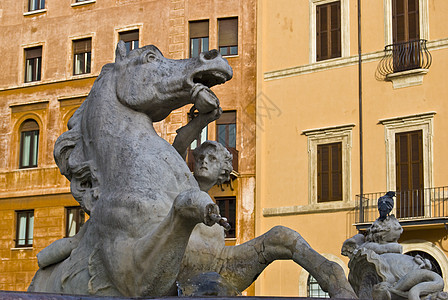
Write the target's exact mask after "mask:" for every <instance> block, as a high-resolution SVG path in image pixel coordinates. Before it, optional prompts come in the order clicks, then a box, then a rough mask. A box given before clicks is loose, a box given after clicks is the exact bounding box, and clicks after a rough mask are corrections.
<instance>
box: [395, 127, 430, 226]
mask: <svg viewBox="0 0 448 300" xmlns="http://www.w3.org/2000/svg"><path fill="white" fill-rule="evenodd" d="M395 147H396V149H395V153H396V158H395V159H396V184H397V215H398V217H401V218H403V217H416V216H421V215H423V212H424V193H423V189H424V174H423V134H422V131H421V130H417V131H411V132H403V133H397V134H396V135H395Z"/></svg>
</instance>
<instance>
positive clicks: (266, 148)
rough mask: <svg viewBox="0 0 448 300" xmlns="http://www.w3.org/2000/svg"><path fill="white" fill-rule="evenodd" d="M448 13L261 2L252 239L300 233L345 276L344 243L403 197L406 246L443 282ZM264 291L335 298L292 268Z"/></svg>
mask: <svg viewBox="0 0 448 300" xmlns="http://www.w3.org/2000/svg"><path fill="white" fill-rule="evenodd" d="M359 2H361V6H360V16H361V18H360V20H361V22H360V28H361V30H360V32H359V31H358V4H359ZM447 15H448V2H447V1H445V0H375V1H369V0H368V1H365V0H364V1H357V0H306V1H294V0H279V1H269V0H259V1H258V2H257V16H258V17H257V119H256V120H257V144H256V149H257V151H256V152H257V158H256V160H257V163H256V167H257V168H256V182H257V184H256V215H255V217H256V235H260V234H262V233H264V232H266V231H267V230H269V229H270V228H271V227H272V226H275V225H278V224H281V225H284V226H288V227H291V228H293V229H294V230H296V231H298V232H299V233H300V234H301V235H302V236H303V237H304V238H305V239H306V240H307V241H308V242H309V243H310V244H311V246H312V247H313V248H314V249H315V250H316V251H318V252H319V253H322V254H323V255H324V256H325V257H327V258H328V259H330V260H333V261H335V262H337V263H339V264H340V265H341V266H343V268H344V269H345V270H346V272H348V268H347V263H348V259H347V258H346V257H343V256H341V255H340V251H341V246H342V243H343V242H344V241H345V240H346V239H347V238H349V237H351V236H353V235H354V234H356V233H357V232H358V230H360V231H364V230H365V229H366V228H367V227H368V226H369V225H370V224H371V223H372V221H374V220H375V219H376V218H377V217H378V216H379V215H378V212H377V208H376V205H377V199H378V198H379V197H380V196H382V195H384V194H385V193H386V192H387V191H396V194H397V197H396V201H395V207H394V210H393V213H394V214H395V215H396V216H397V217H398V218H399V220H400V223H401V225H402V226H403V229H404V232H403V234H402V236H401V239H400V242H401V243H402V245H403V247H404V252H405V253H408V254H410V255H416V254H420V255H422V256H424V257H425V258H428V259H430V260H431V262H432V263H433V268H434V270H435V271H437V272H438V273H439V274H441V275H442V276H443V278H444V280H445V285H446V283H447V280H448V259H447V254H448V241H447V234H448V228H447V225H446V224H447V221H448V218H447V217H448V210H447V209H448V206H447V204H448V202H447V199H448V188H447V186H448V170H447V168H446V162H447V160H446V153H447V151H448V133H447V128H448V104H447V100H448V85H447V79H446V72H447V71H446V70H447V66H448V26H447V25H448V23H447V22H448V21H447V18H446V16H447ZM358 33H360V34H359V35H358ZM358 36H360V37H361V39H360V41H361V43H360V49H361V63H359V55H358V54H359V50H358V49H359V48H358V41H359V39H358ZM359 70H361V72H359ZM360 81H361V85H360V84H359V83H360ZM359 86H361V90H360V89H359ZM360 100H361V101H360ZM360 112H361V113H360ZM361 142H362V146H361ZM361 194H362V201H360V200H361ZM256 294H257V295H267V296H274V295H282V296H325V295H324V294H323V293H322V291H321V290H320V289H319V286H318V285H317V284H316V283H315V282H314V280H313V278H310V277H309V275H308V273H307V272H306V271H305V270H303V269H301V268H300V267H298V266H297V265H295V264H294V263H293V262H290V261H282V262H274V263H273V264H272V265H270V266H269V267H268V268H267V270H266V271H265V272H264V273H262V274H261V275H260V277H259V279H258V281H257V284H256Z"/></svg>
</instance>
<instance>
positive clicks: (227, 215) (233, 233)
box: [214, 196, 238, 239]
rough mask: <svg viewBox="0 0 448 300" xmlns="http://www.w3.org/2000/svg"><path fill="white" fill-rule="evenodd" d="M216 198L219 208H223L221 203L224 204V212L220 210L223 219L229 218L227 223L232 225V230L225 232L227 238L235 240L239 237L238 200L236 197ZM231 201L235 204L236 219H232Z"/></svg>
mask: <svg viewBox="0 0 448 300" xmlns="http://www.w3.org/2000/svg"><path fill="white" fill-rule="evenodd" d="M214 198H215V202H216V204H217V205H218V207H221V206H220V205H219V202H220V201H222V202H221V203H224V207H225V209H224V211H221V209H220V213H221V215H222V216H223V217H225V218H227V221H228V222H229V224H230V225H231V228H230V230H229V231H226V232H225V235H226V236H225V237H226V239H235V238H236V237H237V230H236V229H237V222H238V217H237V216H238V214H237V207H238V205H237V199H236V196H225V197H214ZM230 201H233V202H234V205H235V207H234V216H233V217H234V218H231V216H230Z"/></svg>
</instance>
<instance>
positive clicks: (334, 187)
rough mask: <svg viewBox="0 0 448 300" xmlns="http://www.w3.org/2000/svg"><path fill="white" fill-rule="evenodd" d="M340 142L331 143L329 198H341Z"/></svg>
mask: <svg viewBox="0 0 448 300" xmlns="http://www.w3.org/2000/svg"><path fill="white" fill-rule="evenodd" d="M341 150H342V143H336V144H332V145H331V192H332V193H331V199H332V200H342V151H341Z"/></svg>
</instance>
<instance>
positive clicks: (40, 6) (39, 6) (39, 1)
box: [27, 0, 45, 12]
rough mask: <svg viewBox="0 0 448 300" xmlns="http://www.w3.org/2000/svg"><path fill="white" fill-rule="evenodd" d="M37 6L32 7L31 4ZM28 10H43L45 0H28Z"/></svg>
mask: <svg viewBox="0 0 448 300" xmlns="http://www.w3.org/2000/svg"><path fill="white" fill-rule="evenodd" d="M33 4H37V5H33ZM32 5H33V7H34V6H37V8H32V7H31V6H32ZM27 8H28V10H27V11H28V12H34V11H39V10H43V9H45V0H28V6H27Z"/></svg>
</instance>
